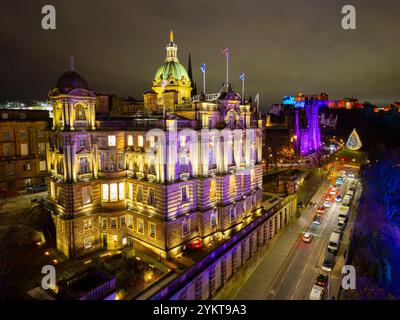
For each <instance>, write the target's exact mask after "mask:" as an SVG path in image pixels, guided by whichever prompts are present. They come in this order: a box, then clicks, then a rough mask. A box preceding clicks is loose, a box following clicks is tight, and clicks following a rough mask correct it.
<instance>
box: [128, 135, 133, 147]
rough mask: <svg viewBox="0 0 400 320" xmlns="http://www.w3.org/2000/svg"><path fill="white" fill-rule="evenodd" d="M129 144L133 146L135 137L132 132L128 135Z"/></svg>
mask: <svg viewBox="0 0 400 320" xmlns="http://www.w3.org/2000/svg"><path fill="white" fill-rule="evenodd" d="M128 146H129V147H132V146H133V137H132V135H131V134H130V135H128Z"/></svg>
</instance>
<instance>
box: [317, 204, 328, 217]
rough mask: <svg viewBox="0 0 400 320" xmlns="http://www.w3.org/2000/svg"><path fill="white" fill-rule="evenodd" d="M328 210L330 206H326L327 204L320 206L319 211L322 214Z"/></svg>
mask: <svg viewBox="0 0 400 320" xmlns="http://www.w3.org/2000/svg"><path fill="white" fill-rule="evenodd" d="M326 210H328V208H326V207H325V206H319V207H318V209H317V212H318V213H319V214H321V215H322V214H325V212H326Z"/></svg>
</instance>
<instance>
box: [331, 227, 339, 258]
mask: <svg viewBox="0 0 400 320" xmlns="http://www.w3.org/2000/svg"><path fill="white" fill-rule="evenodd" d="M339 244H340V234H338V233H335V232H332V233H331V237H330V239H329V242H328V251H329V252H332V253H334V254H336V253H337V251H338V250H339Z"/></svg>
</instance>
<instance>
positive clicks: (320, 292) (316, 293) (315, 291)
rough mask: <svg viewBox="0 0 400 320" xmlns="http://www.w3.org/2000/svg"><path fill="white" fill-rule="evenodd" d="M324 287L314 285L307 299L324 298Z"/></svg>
mask: <svg viewBox="0 0 400 320" xmlns="http://www.w3.org/2000/svg"><path fill="white" fill-rule="evenodd" d="M324 293H325V289H324V288H323V287H320V286H317V285H314V286H313V288H312V290H311V293H310V297H309V300H322V299H323V298H324Z"/></svg>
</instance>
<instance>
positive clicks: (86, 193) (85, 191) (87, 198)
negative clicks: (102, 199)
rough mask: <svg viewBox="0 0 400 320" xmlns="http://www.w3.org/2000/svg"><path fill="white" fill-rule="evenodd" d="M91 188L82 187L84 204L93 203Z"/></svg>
mask: <svg viewBox="0 0 400 320" xmlns="http://www.w3.org/2000/svg"><path fill="white" fill-rule="evenodd" d="M91 189H92V188H91V187H90V186H83V187H82V204H88V203H90V201H91V191H92V190H91Z"/></svg>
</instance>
